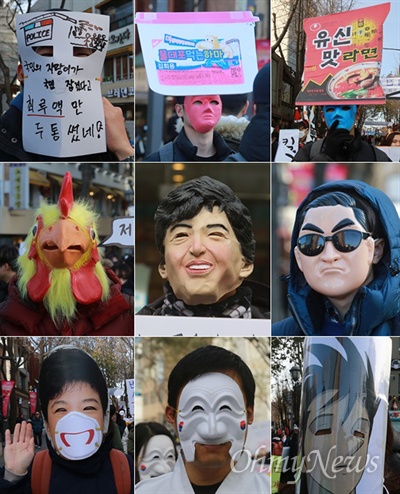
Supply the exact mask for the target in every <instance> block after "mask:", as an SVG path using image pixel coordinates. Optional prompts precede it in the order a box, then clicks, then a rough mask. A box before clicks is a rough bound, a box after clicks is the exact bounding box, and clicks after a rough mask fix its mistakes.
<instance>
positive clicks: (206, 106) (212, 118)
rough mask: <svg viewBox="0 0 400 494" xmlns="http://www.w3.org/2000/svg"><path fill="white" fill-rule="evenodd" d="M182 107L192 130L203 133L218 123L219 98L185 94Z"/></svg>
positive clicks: (220, 104) (220, 112)
mask: <svg viewBox="0 0 400 494" xmlns="http://www.w3.org/2000/svg"><path fill="white" fill-rule="evenodd" d="M184 109H185V112H186V114H187V116H188V117H189V120H190V123H191V124H192V127H193V128H194V130H197V132H200V134H205V133H207V132H209V131H210V130H212V129H213V128H214V127H215V126H216V125H217V123H218V121H219V119H220V118H221V114H222V102H221V98H220V97H219V96H218V95H217V96H216V95H211V96H185V99H184Z"/></svg>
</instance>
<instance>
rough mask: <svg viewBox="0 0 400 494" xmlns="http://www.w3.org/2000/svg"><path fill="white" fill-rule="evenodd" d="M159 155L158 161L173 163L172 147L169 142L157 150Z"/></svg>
mask: <svg viewBox="0 0 400 494" xmlns="http://www.w3.org/2000/svg"><path fill="white" fill-rule="evenodd" d="M158 152H159V154H160V161H173V159H174V145H173V143H172V141H171V142H167V144H164V146H161V147H160V149H159V150H158Z"/></svg>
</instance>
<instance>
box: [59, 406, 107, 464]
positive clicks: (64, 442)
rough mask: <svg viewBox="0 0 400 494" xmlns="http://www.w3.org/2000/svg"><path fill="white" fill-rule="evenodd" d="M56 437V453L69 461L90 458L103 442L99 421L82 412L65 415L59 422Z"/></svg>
mask: <svg viewBox="0 0 400 494" xmlns="http://www.w3.org/2000/svg"><path fill="white" fill-rule="evenodd" d="M54 436H55V443H56V444H55V449H56V451H57V452H58V453H59V454H61V455H62V456H63V457H64V458H67V459H68V460H83V459H84V458H89V457H90V456H92V455H93V454H94V453H96V451H97V450H98V449H99V448H100V446H101V443H102V441H103V432H102V430H101V428H100V425H99V423H98V422H97V420H95V419H94V418H92V417H89V416H87V415H85V414H84V413H80V412H70V413H68V414H67V415H64V417H62V418H61V419H60V420H59V421H58V422H57V425H56V430H55V432H54Z"/></svg>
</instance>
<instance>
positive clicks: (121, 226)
mask: <svg viewBox="0 0 400 494" xmlns="http://www.w3.org/2000/svg"><path fill="white" fill-rule="evenodd" d="M134 244H135V218H133V217H132V216H123V217H122V218H115V219H114V221H113V224H112V233H111V235H109V236H108V237H107V238H106V239H105V240H103V241H102V242H101V243H100V244H99V247H104V246H105V245H118V246H119V247H132V246H133V245H134Z"/></svg>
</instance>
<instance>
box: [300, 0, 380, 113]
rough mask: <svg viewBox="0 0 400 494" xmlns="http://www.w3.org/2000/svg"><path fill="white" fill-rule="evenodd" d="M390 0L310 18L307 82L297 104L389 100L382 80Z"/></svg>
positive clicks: (307, 44)
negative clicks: (384, 29)
mask: <svg viewBox="0 0 400 494" xmlns="http://www.w3.org/2000/svg"><path fill="white" fill-rule="evenodd" d="M389 10H390V3H384V4H380V5H376V6H373V7H366V8H363V9H357V10H350V11H348V12H341V13H339V14H331V15H326V16H322V17H312V18H309V19H305V20H304V23H303V26H304V31H305V33H306V37H307V43H306V57H305V64H304V74H303V80H304V81H303V87H302V90H301V91H300V94H299V95H298V96H297V100H296V105H302V104H306V105H326V104H337V105H339V104H343V102H346V104H357V105H363V104H364V105H365V104H377V105H378V104H385V94H384V91H383V89H382V87H381V85H380V83H379V76H380V71H381V60H382V43H383V22H384V20H385V19H386V17H387V15H388V13H389Z"/></svg>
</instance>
